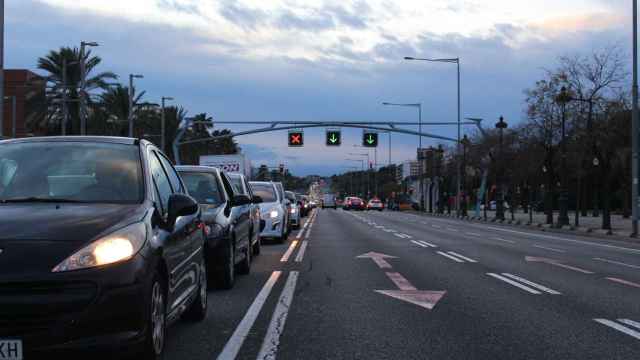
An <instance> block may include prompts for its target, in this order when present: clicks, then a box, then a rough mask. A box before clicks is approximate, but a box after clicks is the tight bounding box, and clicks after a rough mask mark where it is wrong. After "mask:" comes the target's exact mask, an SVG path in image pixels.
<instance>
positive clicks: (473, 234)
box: [465, 232, 482, 236]
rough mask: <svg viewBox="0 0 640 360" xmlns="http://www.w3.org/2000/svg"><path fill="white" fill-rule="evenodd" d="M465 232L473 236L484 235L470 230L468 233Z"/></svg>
mask: <svg viewBox="0 0 640 360" xmlns="http://www.w3.org/2000/svg"><path fill="white" fill-rule="evenodd" d="M465 234H467V235H471V236H482V235H480V234H478V233H472V232H468V233H465Z"/></svg>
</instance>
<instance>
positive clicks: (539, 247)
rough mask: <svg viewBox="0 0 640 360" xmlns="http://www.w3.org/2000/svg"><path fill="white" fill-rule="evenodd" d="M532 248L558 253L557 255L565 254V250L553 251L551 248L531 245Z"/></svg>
mask: <svg viewBox="0 0 640 360" xmlns="http://www.w3.org/2000/svg"><path fill="white" fill-rule="evenodd" d="M533 247H534V248H538V249H544V250H549V251H553V252H558V253H564V252H567V251H566V250H561V249H554V248H551V247H546V246H540V245H533Z"/></svg>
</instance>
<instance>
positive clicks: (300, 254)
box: [296, 233, 309, 262]
mask: <svg viewBox="0 0 640 360" xmlns="http://www.w3.org/2000/svg"><path fill="white" fill-rule="evenodd" d="M307 234H308V233H307ZM307 245H309V242H308V241H306V240H305V241H303V242H302V245H300V250H298V256H296V262H302V259H304V252H305V251H307Z"/></svg>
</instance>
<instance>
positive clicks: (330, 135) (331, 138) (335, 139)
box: [327, 130, 342, 146]
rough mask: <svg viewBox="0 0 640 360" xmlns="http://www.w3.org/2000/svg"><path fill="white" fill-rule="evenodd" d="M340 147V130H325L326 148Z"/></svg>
mask: <svg viewBox="0 0 640 360" xmlns="http://www.w3.org/2000/svg"><path fill="white" fill-rule="evenodd" d="M340 145H342V134H341V132H340V130H327V146H340Z"/></svg>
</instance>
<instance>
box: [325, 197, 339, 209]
mask: <svg viewBox="0 0 640 360" xmlns="http://www.w3.org/2000/svg"><path fill="white" fill-rule="evenodd" d="M322 208H323V209H326V208H331V209H334V210H335V209H337V208H338V207H337V205H336V196H335V195H334V194H324V195H323V196H322Z"/></svg>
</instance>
